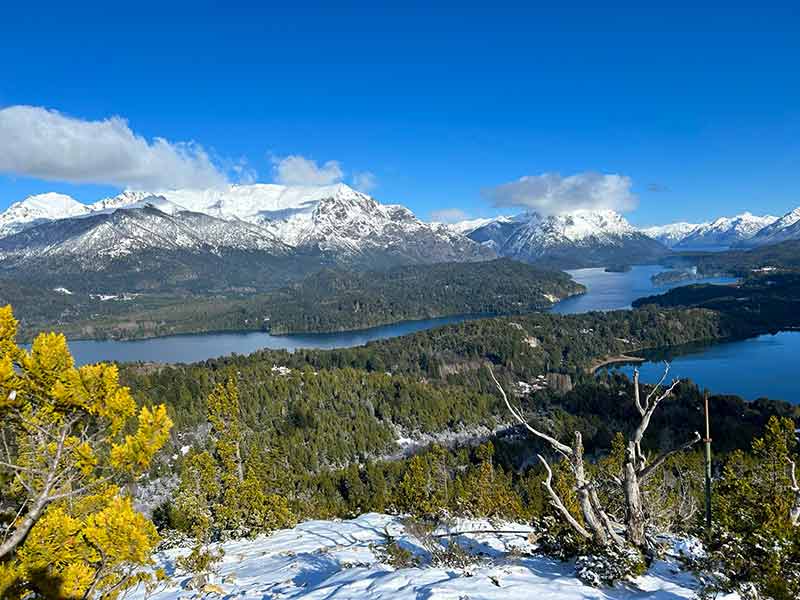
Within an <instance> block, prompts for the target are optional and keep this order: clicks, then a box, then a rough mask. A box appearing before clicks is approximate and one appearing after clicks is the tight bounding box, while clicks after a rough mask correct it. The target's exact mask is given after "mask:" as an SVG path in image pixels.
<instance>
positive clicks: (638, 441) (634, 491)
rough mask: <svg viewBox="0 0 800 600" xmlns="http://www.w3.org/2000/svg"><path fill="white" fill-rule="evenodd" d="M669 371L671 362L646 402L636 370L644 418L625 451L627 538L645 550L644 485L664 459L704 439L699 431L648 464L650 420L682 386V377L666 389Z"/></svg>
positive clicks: (636, 397) (637, 396)
mask: <svg viewBox="0 0 800 600" xmlns="http://www.w3.org/2000/svg"><path fill="white" fill-rule="evenodd" d="M668 374H669V365H668V364H667V365H665V366H664V374H663V375H662V376H661V380H660V381H659V382H658V383H657V384H656V385H655V386H654V387H653V389H652V390H650V393H649V394H647V396H646V397H645V399H644V401H642V396H641V390H640V386H639V370H638V369H636V370H634V372H633V394H634V402H635V404H636V410H638V411H639V415H640V417H641V419H640V421H639V425H638V426H637V427H636V430H635V431H634V432H633V436H632V437H631V439H630V440H629V441H628V446H627V448H626V452H625V464H624V465H623V469H624V475H623V476H624V492H625V538H626V539H627V540H628V542H629V543H631V544H633V545H634V546H636V547H638V548H642V549H644V548H645V547H646V546H647V537H646V529H647V521H648V515H647V511H646V509H645V505H644V498H643V494H642V485H644V483H646V481H647V478H648V477H649V476H650V475H651V474H652V473H653V472H654V471H655V470H656V469H658V468H659V467H660V466H661V465H662V464H664V462H665V461H666V460H667V459H668V458H669V457H670V456H672V455H673V454H676V453H677V452H680V451H682V450H685V449H687V448H689V447H691V446H693V445H694V444H696V443H697V442H699V441H700V434H699V433H698V432H695V434H694V437H692V438H691V439H690V440H688V441H687V442H686V443H684V444H682V445H680V446H678V447H676V448H673V449H671V450H668V451H667V452H664V453H663V454H661V455H659V456H658V457H656V458H655V459H654V460H653V461H652V462H650V463H648V460H647V457H646V456H645V455H644V452H642V439H643V438H644V434H645V433H646V432H647V428H648V427H649V426H650V420H651V418H652V416H653V413H654V412H655V410H656V408H657V407H658V405H659V404H660V403H661V401H662V400H664V399H665V398H667V397H668V396H669V395H670V394H672V391H673V390H674V389H675V386H677V385H678V380H677V379H675V380H673V381H672V383H671V384H670V385H669V386H668V387H666V388H663V387H662V386H663V384H664V381H666V379H667V375H668Z"/></svg>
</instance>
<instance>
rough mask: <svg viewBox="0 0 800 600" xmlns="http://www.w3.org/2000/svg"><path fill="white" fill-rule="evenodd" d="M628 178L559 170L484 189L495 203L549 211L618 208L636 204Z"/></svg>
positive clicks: (544, 212)
mask: <svg viewBox="0 0 800 600" xmlns="http://www.w3.org/2000/svg"><path fill="white" fill-rule="evenodd" d="M631 185H632V182H631V179H630V177H626V176H624V175H614V174H609V175H605V174H602V173H592V172H586V173H577V174H575V175H571V176H569V177H562V176H561V175H559V174H558V173H544V174H542V175H527V176H525V177H520V178H519V179H517V180H516V181H512V182H510V183H505V184H503V185H498V186H496V187H493V188H487V189H485V190H483V192H482V193H483V196H484V197H485V198H487V199H489V200H490V201H491V202H492V203H493V204H494V205H495V206H518V207H523V208H526V209H529V210H534V211H536V212H539V213H541V214H545V215H552V214H559V213H565V212H571V211H575V210H600V209H610V210H616V211H620V212H625V211H629V210H633V209H634V208H636V205H637V203H638V199H637V197H636V195H635V194H634V193H633V192H631Z"/></svg>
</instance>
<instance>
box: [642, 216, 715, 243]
mask: <svg viewBox="0 0 800 600" xmlns="http://www.w3.org/2000/svg"><path fill="white" fill-rule="evenodd" d="M706 225H708V223H686V222H679V223H670V224H668V225H655V226H653V227H645V228H643V229H640V230H639V231H641V232H642V233H643V234H645V235H646V236H647V237H651V238H653V239H654V240H657V241H659V242H661V243H662V244H664V245H665V246H666V247H667V248H672V247H673V246H675V245H676V244H679V243H680V242H682V241H683V240H684V239H686V237H687V236H689V235H691V234H692V233H693V232H694V231H695V230H696V229H697V228H698V227H704V226H706Z"/></svg>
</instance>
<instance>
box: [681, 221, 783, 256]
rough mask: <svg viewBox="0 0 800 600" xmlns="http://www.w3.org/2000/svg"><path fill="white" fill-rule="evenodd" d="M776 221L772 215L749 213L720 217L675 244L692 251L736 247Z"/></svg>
mask: <svg viewBox="0 0 800 600" xmlns="http://www.w3.org/2000/svg"><path fill="white" fill-rule="evenodd" d="M776 220H777V217H773V216H771V215H764V216H758V215H753V214H751V213H749V212H745V213H742V214H740V215H736V216H734V217H720V218H719V219H716V220H714V221H712V222H710V223H706V224H703V225H700V226H698V227H697V228H695V229H694V230H693V231H692V232H691V233H689V234H688V235H687V236H685V237H684V238H683V239H682V240H681V241H680V242H678V243H677V244H675V249H678V250H691V249H703V248H726V247H730V246H734V245H736V244H739V243H741V242H743V241H745V240H748V239H750V238H751V237H753V236H754V235H756V233H758V232H759V231H760V230H761V229H763V228H764V227H766V226H768V225H770V224H772V223H774V222H775V221H776Z"/></svg>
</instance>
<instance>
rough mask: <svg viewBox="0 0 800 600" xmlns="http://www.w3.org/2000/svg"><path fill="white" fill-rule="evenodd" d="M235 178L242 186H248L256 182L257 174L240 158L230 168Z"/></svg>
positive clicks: (244, 159)
mask: <svg viewBox="0 0 800 600" xmlns="http://www.w3.org/2000/svg"><path fill="white" fill-rule="evenodd" d="M230 169H231V171H233V173H234V174H235V176H236V181H237V182H238V183H240V184H242V185H250V184H253V183H255V182H256V181H258V172H257V171H256V170H255V169H254V168H253V167H251V166H250V163H249V162H247V159H246V158H240V159H239V161H238V162H236V163H233V164H232V165H231V167H230Z"/></svg>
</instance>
